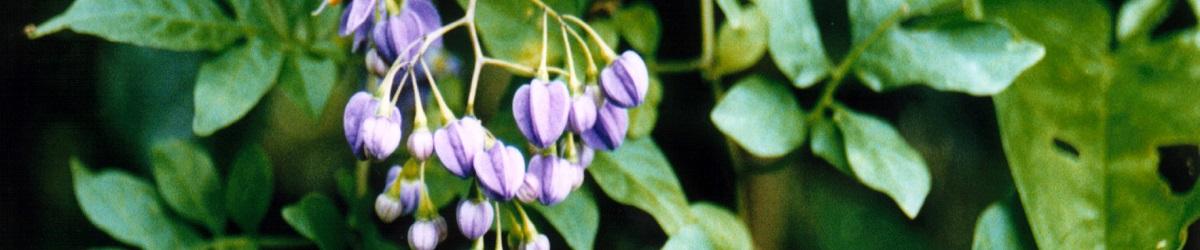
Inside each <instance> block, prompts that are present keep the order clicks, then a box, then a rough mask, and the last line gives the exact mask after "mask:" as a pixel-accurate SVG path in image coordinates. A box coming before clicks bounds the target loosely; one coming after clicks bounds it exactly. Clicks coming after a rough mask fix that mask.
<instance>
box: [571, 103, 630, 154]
mask: <svg viewBox="0 0 1200 250" xmlns="http://www.w3.org/2000/svg"><path fill="white" fill-rule="evenodd" d="M626 132H629V113H628V111H626V110H625V109H623V108H620V107H617V106H616V105H613V104H612V102H605V103H604V105H603V106H602V107H601V108H600V112H599V113H598V114H597V116H596V124H595V125H593V126H592V129H590V130H588V131H584V132H583V133H582V134H580V136H581V137H583V142H584V143H587V145H588V146H589V147H591V148H594V149H599V150H609V151H611V150H613V149H616V148H617V147H620V146H621V143H622V142H624V141H625V133H626Z"/></svg>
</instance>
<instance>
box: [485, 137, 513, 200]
mask: <svg viewBox="0 0 1200 250" xmlns="http://www.w3.org/2000/svg"><path fill="white" fill-rule="evenodd" d="M475 177H476V178H478V179H479V184H480V185H481V186H483V190H484V192H486V193H487V194H488V195H489V196H491V197H492V198H495V199H498V200H505V201H507V200H511V199H512V198H513V196H516V195H517V189H520V188H521V184H522V182H523V181H524V178H525V158H524V156H521V151H517V148H514V147H512V146H505V145H504V143H502V142H500V141H499V140H497V141H496V143H494V144H493V145H492V148H490V149H488V150H487V151H485V152H482V153H478V154H475Z"/></svg>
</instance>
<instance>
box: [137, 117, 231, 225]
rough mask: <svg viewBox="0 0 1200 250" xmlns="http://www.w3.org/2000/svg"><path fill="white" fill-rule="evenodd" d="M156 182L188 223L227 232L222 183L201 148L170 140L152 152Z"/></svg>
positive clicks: (167, 199)
mask: <svg viewBox="0 0 1200 250" xmlns="http://www.w3.org/2000/svg"><path fill="white" fill-rule="evenodd" d="M152 151H153V156H152V157H151V161H152V163H153V165H154V181H155V183H157V184H158V190H159V192H160V193H162V196H163V199H165V200H166V201H167V205H169V206H170V207H171V208H172V209H174V210H175V212H178V213H179V214H180V215H182V216H183V217H184V218H187V219H188V220H191V221H194V222H199V223H203V224H204V225H205V226H208V228H209V230H211V231H212V232H214V233H220V232H223V231H224V228H225V210H224V209H225V207H224V205H222V202H223V201H224V197H223V195H222V193H221V179H220V176H217V169H216V167H214V166H213V163H212V158H211V157H209V156H208V153H207V152H204V150H203V149H201V148H200V146H198V145H195V144H192V143H190V142H186V141H183V140H178V139H174V140H167V141H164V142H161V143H158V144H156V145H155V146H154V148H153V150H152Z"/></svg>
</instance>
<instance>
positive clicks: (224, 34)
mask: <svg viewBox="0 0 1200 250" xmlns="http://www.w3.org/2000/svg"><path fill="white" fill-rule="evenodd" d="M30 28H33V27H30ZM64 29H70V30H73V31H75V32H79V33H84V34H89V35H94V36H99V37H101V38H104V39H106V40H109V41H113V42H119V43H130V44H134V45H138V46H145V47H153V48H159V49H169V50H210V51H215V50H221V49H223V48H225V47H227V46H229V45H230V44H231V43H233V42H234V41H235V40H237V39H238V38H239V37H241V36H242V33H241V27H239V26H238V25H237V23H235V22H233V20H230V18H228V17H226V16H225V15H224V14H223V13H222V11H221V7H219V6H217V4H216V3H214V2H213V1H188V0H78V1H75V3H73V4H71V7H70V8H68V9H67V11H66V12H64V13H63V14H61V15H59V16H56V17H54V18H53V19H50V20H49V21H46V22H45V23H42V25H40V26H37V27H36V28H35V29H33V30H27V32H28V34H27V35H29V37H32V38H37V37H41V36H45V35H49V34H52V33H55V32H58V31H62V30H64Z"/></svg>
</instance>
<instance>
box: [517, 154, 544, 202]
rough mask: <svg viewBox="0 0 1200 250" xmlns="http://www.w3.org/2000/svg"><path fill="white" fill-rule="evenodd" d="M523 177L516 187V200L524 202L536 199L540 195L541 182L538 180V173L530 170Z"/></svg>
mask: <svg viewBox="0 0 1200 250" xmlns="http://www.w3.org/2000/svg"><path fill="white" fill-rule="evenodd" d="M535 157H536V156H535ZM524 179H525V180H524V181H523V182H521V188H520V189H517V200H521V202H525V203H530V202H533V201H536V200H537V199H538V196H541V195H542V182H541V181H538V175H535V174H533V173H532V172H529V173H525V177H524Z"/></svg>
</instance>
